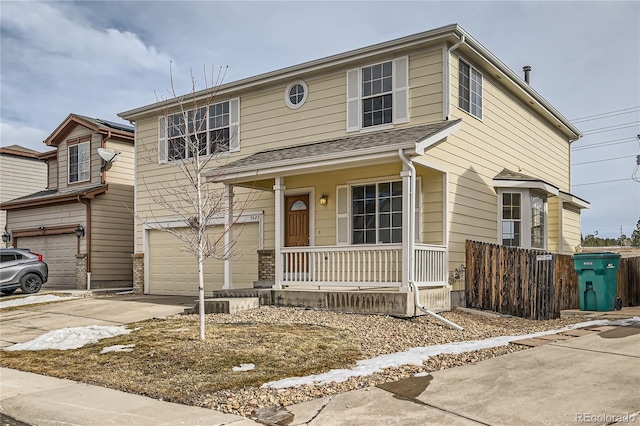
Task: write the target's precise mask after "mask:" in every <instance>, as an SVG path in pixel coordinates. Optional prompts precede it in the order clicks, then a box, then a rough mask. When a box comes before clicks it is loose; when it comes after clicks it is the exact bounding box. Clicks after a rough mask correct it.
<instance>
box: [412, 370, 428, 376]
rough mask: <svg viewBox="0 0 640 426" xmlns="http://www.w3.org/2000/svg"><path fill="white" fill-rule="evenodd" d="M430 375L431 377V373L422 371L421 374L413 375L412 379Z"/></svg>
mask: <svg viewBox="0 0 640 426" xmlns="http://www.w3.org/2000/svg"><path fill="white" fill-rule="evenodd" d="M430 375H431V373H429V372H426V371H423V372H422V373H416V374H414V375H413V377H427V376H430Z"/></svg>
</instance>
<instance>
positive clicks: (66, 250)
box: [18, 234, 78, 288]
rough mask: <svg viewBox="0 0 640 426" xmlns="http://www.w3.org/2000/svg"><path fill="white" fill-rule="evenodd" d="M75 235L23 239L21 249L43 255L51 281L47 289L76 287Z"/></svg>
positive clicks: (21, 239) (20, 243)
mask: <svg viewBox="0 0 640 426" xmlns="http://www.w3.org/2000/svg"><path fill="white" fill-rule="evenodd" d="M77 244H78V241H77V238H76V236H75V234H63V235H46V236H41V237H21V238H20V240H19V241H18V245H19V246H20V248H27V249H29V250H31V251H32V252H34V253H38V254H41V255H42V257H43V260H44V261H45V262H46V263H47V266H48V267H49V281H48V282H47V284H45V288H46V287H67V288H75V287H76V251H77Z"/></svg>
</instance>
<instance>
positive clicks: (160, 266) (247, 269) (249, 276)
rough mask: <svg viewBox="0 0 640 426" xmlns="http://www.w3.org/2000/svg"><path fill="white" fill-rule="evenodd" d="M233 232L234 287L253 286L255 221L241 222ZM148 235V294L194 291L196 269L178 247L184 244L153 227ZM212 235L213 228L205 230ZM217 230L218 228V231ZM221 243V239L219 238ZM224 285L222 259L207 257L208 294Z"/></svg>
mask: <svg viewBox="0 0 640 426" xmlns="http://www.w3.org/2000/svg"><path fill="white" fill-rule="evenodd" d="M240 228H241V229H239V230H238V231H234V238H236V237H237V241H238V243H237V244H236V247H237V249H236V252H237V253H236V256H235V257H234V259H233V282H232V286H233V287H234V288H248V287H253V282H254V281H256V280H257V279H258V253H257V250H258V241H259V238H258V229H259V226H258V224H257V223H245V224H242V225H240ZM148 232H149V233H148V237H149V246H148V247H149V293H150V294H176V295H185V296H188V295H191V296H195V295H197V294H198V268H197V265H196V260H195V256H194V255H193V254H192V253H189V252H185V251H183V250H181V249H183V247H184V243H183V242H182V241H180V240H178V239H177V238H176V237H174V236H173V235H171V234H169V233H167V232H163V231H157V230H150V231H148ZM208 232H209V233H210V234H211V235H217V234H216V228H215V227H214V228H211V229H210V230H209V231H208ZM218 232H219V231H218ZM221 241H222V242H224V238H222V239H221ZM223 284H224V261H222V260H215V259H208V260H206V261H205V267H204V290H205V293H210V292H211V291H213V290H220V289H222V286H223Z"/></svg>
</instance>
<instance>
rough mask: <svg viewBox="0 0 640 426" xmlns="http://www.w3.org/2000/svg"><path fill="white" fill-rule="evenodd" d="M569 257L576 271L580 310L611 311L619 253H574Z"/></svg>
mask: <svg viewBox="0 0 640 426" xmlns="http://www.w3.org/2000/svg"><path fill="white" fill-rule="evenodd" d="M571 258H572V259H573V267H574V269H575V270H576V272H577V273H578V298H579V299H580V310H581V311H613V310H614V308H615V301H616V286H617V282H616V273H617V272H618V266H619V265H620V254H618V253H611V252H604V253H576V254H574V255H573V256H571Z"/></svg>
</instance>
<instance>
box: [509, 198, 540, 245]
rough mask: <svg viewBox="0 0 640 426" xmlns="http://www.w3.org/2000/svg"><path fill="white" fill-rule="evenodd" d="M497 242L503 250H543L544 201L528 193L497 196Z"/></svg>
mask: <svg viewBox="0 0 640 426" xmlns="http://www.w3.org/2000/svg"><path fill="white" fill-rule="evenodd" d="M500 200H501V217H500V221H501V226H500V228H499V229H500V240H501V243H502V244H503V245H505V246H513V247H523V248H535V249H546V247H547V242H546V241H547V233H546V232H547V229H546V222H547V199H546V196H544V195H542V194H540V193H538V192H535V191H532V190H529V189H523V190H506V189H505V190H504V191H502V192H500Z"/></svg>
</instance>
